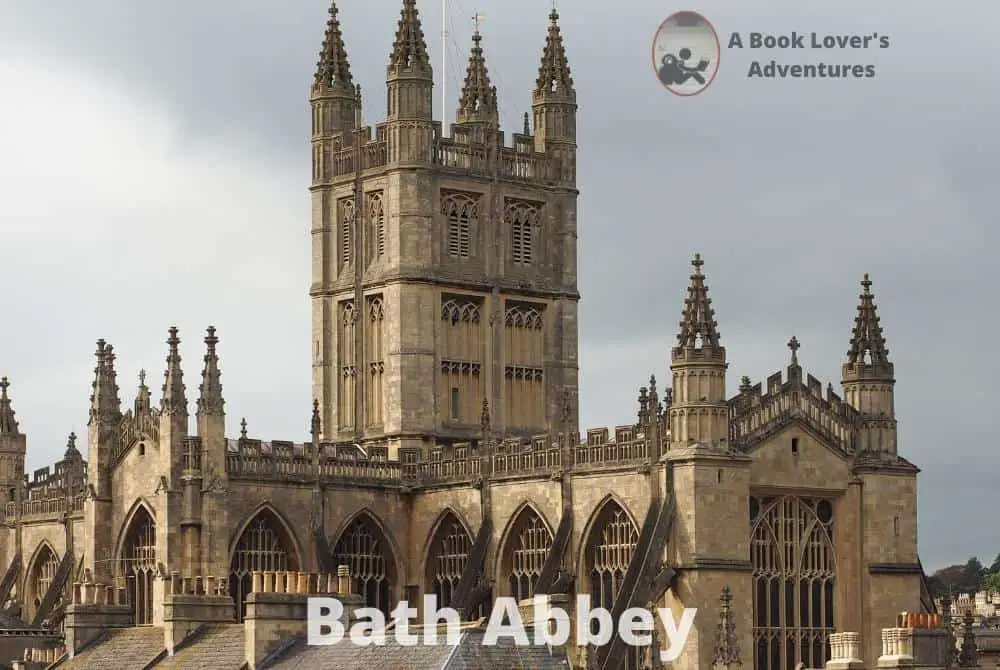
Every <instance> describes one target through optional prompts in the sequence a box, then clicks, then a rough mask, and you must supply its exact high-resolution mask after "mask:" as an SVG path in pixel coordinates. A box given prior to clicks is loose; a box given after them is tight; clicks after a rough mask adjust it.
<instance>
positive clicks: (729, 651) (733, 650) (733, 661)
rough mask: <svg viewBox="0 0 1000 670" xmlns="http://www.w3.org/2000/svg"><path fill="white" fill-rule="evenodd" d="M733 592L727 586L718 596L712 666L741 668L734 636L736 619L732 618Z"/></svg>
mask: <svg viewBox="0 0 1000 670" xmlns="http://www.w3.org/2000/svg"><path fill="white" fill-rule="evenodd" d="M732 605H733V592H732V591H731V590H730V588H729V587H728V586H726V587H724V588H723V589H722V595H721V596H720V597H719V628H718V630H717V632H716V637H715V659H714V661H713V666H714V667H716V668H718V667H720V666H721V667H724V668H741V667H743V661H742V659H741V658H740V647H739V640H738V638H737V637H736V621H735V620H734V619H733V607H732Z"/></svg>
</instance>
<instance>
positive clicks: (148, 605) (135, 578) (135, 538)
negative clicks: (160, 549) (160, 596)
mask: <svg viewBox="0 0 1000 670" xmlns="http://www.w3.org/2000/svg"><path fill="white" fill-rule="evenodd" d="M121 569H122V575H121V576H122V577H124V578H125V585H126V589H127V591H128V595H129V602H130V603H131V605H132V612H133V616H134V617H135V625H136V626H149V625H152V623H153V581H154V580H155V579H156V523H155V522H154V521H153V517H152V516H150V514H149V512H148V511H147V510H146V508H145V507H139V508H138V509H137V510H136V512H135V515H134V516H133V517H132V522H131V523H130V525H129V531H128V533H127V535H126V536H125V544H124V545H123V547H122V556H121Z"/></svg>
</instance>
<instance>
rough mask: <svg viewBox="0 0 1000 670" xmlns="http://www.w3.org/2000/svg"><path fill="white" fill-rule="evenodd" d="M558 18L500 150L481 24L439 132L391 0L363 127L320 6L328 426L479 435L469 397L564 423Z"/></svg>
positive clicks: (409, 36)
mask: <svg viewBox="0 0 1000 670" xmlns="http://www.w3.org/2000/svg"><path fill="white" fill-rule="evenodd" d="M558 19H559V17H558V14H557V13H556V12H555V11H553V12H552V13H551V14H550V15H549V27H548V34H547V37H546V39H545V44H544V48H543V53H542V60H541V66H540V68H539V73H538V79H537V81H536V86H535V90H534V91H533V92H532V96H531V100H532V114H531V115H530V117H529V114H528V113H525V114H524V127H523V128H522V129H521V131H520V132H517V133H514V134H513V137H512V142H511V146H506V143H505V141H504V133H503V131H502V130H501V127H500V118H501V116H502V115H501V113H500V107H499V102H498V96H497V91H496V88H495V87H494V86H493V85H492V84H491V83H490V77H489V74H488V70H487V67H486V58H485V55H484V50H483V38H482V35H481V34H480V33H479V30H478V29H477V30H476V31H475V33H474V34H473V37H472V48H471V51H470V55H469V63H468V69H467V72H466V77H465V83H464V86H463V89H462V91H461V96H460V101H459V107H458V110H457V114H456V123H454V124H451V126H450V133H449V134H447V135H446V134H445V133H444V132H443V130H442V128H443V124H442V123H441V122H440V121H435V120H434V119H433V117H432V109H433V104H432V102H433V87H434V78H433V71H432V68H431V61H430V57H429V55H428V52H427V44H426V40H425V38H424V32H423V28H422V27H421V22H420V16H419V13H418V11H417V7H416V2H415V0H403V7H402V11H401V14H400V20H399V24H398V26H397V28H396V37H395V41H394V42H393V46H392V53H391V56H390V59H389V65H388V70H387V77H386V89H387V96H386V99H387V107H388V109H387V110H386V120H385V121H384V122H382V123H379V124H377V125H376V126H375V128H374V131H373V129H372V128H370V127H365V126H363V124H362V121H361V118H360V110H361V88H360V87H359V86H357V85H356V84H355V82H354V80H353V78H352V75H351V70H350V66H349V64H348V58H347V50H346V48H345V46H344V38H343V33H342V31H341V24H340V21H339V19H338V13H337V7H336V4H333V5H332V6H331V8H330V20H329V22H328V23H327V28H326V34H325V38H324V41H323V47H322V51H321V53H320V59H319V63H318V65H317V71H316V76H315V81H314V83H313V87H312V95H311V103H312V110H313V113H312V145H313V183H312V187H311V189H310V190H311V192H312V202H313V224H312V238H313V254H312V258H313V263H312V266H313V269H312V287H311V290H310V295H311V297H312V303H313V329H312V332H313V338H312V339H313V348H314V349H313V393H314V395H315V397H316V399H317V400H318V401H319V407H320V413H321V419H322V421H321V424H322V433H323V438H324V439H325V440H329V441H336V442H348V441H350V442H357V443H362V444H364V443H366V442H380V443H388V444H389V446H390V455H392V456H396V455H399V454H401V453H406V452H413V451H418V450H420V449H422V448H425V447H427V446H430V445H433V444H440V443H449V442H458V441H471V440H477V439H479V438H480V437H481V436H482V431H483V428H482V423H483V420H484V416H483V415H484V413H485V412H484V410H485V411H488V414H489V416H488V419H489V422H490V426H491V429H492V430H494V431H498V432H500V433H502V434H504V435H508V436H514V435H522V436H527V435H533V434H539V433H545V432H550V431H551V432H569V433H571V434H574V435H575V434H577V432H578V410H577V407H578V342H577V303H578V301H579V293H578V291H577V270H576V265H577V261H576V254H577V250H576V241H577V224H576V218H577V217H576V203H577V195H578V191H577V189H576V92H575V89H574V87H573V80H572V77H571V76H570V70H569V66H568V62H567V59H566V52H565V48H564V45H563V40H562V35H561V33H560V29H559V23H558ZM531 117H533V119H534V129H533V130H532V127H531V121H530V118H531Z"/></svg>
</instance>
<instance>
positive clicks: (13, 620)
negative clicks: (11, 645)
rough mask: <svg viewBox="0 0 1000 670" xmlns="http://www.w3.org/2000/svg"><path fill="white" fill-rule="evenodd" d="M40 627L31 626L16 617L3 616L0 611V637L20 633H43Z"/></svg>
mask: <svg viewBox="0 0 1000 670" xmlns="http://www.w3.org/2000/svg"><path fill="white" fill-rule="evenodd" d="M44 630H45V629H44V628H42V627H41V626H32V625H31V624H30V623H27V622H25V621H22V620H21V619H18V618H17V617H14V616H11V615H9V614H5V613H4V612H2V611H0V635H3V634H6V635H10V634H11V633H16V632H20V631H32V632H34V631H44Z"/></svg>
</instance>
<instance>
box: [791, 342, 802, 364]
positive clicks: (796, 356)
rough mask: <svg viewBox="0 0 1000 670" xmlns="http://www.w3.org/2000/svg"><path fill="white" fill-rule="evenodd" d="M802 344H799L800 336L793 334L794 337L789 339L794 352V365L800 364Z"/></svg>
mask: <svg viewBox="0 0 1000 670" xmlns="http://www.w3.org/2000/svg"><path fill="white" fill-rule="evenodd" d="M801 346H802V345H800V344H799V338H797V337H795V336H794V335H792V339H790V340H788V348H789V349H790V350H791V352H792V365H798V364H799V348H800V347H801Z"/></svg>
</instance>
